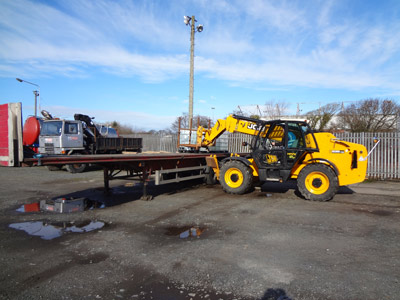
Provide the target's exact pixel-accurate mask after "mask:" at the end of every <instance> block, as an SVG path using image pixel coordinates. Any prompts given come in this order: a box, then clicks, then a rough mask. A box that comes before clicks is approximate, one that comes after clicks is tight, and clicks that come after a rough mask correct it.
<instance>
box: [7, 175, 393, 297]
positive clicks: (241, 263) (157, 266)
mask: <svg viewBox="0 0 400 300" xmlns="http://www.w3.org/2000/svg"><path fill="white" fill-rule="evenodd" d="M102 186H103V178H102V172H99V171H94V172H87V173H83V174H70V173H67V172H62V171H59V172H49V171H47V169H45V168H40V167H38V168H0V239H1V243H0V299H188V300H189V299H192V300H200V299H210V300H219V299H224V300H225V299H226V300H227V299H238V300H239V299H249V300H250V299H257V300H266V299H268V300H270V299H271V300H272V299H274V300H277V299H279V300H289V299H293V300H294V299H339V300H340V299H346V300H348V299H398V295H399V294H400V282H399V280H400V271H399V270H400V252H399V251H398V250H397V249H399V248H400V247H399V246H400V239H399V236H400V235H399V234H400V227H399V221H400V183H398V182H397V183H394V182H369V183H365V184H358V185H355V186H349V187H343V188H341V189H340V190H339V194H338V195H336V197H335V198H334V199H333V200H332V201H330V202H326V203H319V202H310V201H306V200H303V199H301V198H300V197H299V196H298V193H297V192H296V189H295V184H293V183H289V184H285V185H282V184H278V183H271V184H267V185H264V186H263V187H262V189H260V190H255V191H253V192H251V193H249V194H245V195H242V196H235V195H228V194H225V193H224V192H223V191H222V190H221V188H220V186H218V185H217V186H211V187H209V186H205V185H203V184H201V183H200V182H195V183H185V184H179V185H170V186H163V187H155V186H150V189H149V192H150V193H151V194H152V195H153V196H154V200H153V201H141V200H139V199H140V196H141V187H140V185H137V184H136V183H130V182H126V181H112V182H111V187H112V191H111V193H110V194H108V195H106V194H104V193H103V188H102ZM63 197H65V198H67V199H70V198H80V197H84V198H87V199H89V200H90V201H92V203H93V205H91V206H88V207H87V208H86V209H85V210H84V211H82V212H74V213H69V214H65V213H54V212H49V211H34V210H33V209H32V210H30V209H28V210H27V211H25V207H26V206H25V205H30V204H33V203H38V202H39V201H41V200H49V201H50V200H51V199H57V198H63ZM27 207H31V206H27ZM100 207H103V208H102V209H101V208H100ZM31 208H32V207H31Z"/></svg>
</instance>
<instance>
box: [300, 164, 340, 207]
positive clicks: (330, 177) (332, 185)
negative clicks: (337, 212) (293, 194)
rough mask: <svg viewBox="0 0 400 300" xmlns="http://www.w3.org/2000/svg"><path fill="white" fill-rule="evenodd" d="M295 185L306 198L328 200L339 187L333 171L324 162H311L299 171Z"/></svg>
mask: <svg viewBox="0 0 400 300" xmlns="http://www.w3.org/2000/svg"><path fill="white" fill-rule="evenodd" d="M297 187H298V189H299V191H300V193H301V194H302V195H303V197H304V198H306V199H307V200H312V201H329V200H331V199H332V198H333V196H335V195H336V192H337V190H338V188H339V184H338V179H337V176H336V174H335V172H334V171H333V170H332V169H331V168H330V167H329V166H327V165H324V164H311V165H308V166H306V167H304V169H303V170H301V171H300V174H299V176H298V178H297Z"/></svg>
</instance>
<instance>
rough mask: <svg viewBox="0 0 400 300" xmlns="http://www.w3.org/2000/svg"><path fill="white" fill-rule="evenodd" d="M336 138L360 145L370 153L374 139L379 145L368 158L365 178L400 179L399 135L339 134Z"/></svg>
mask: <svg viewBox="0 0 400 300" xmlns="http://www.w3.org/2000/svg"><path fill="white" fill-rule="evenodd" d="M336 137H337V138H339V139H341V140H343V141H348V142H353V143H358V144H362V145H364V146H365V147H367V149H368V151H370V150H371V149H372V148H373V147H374V139H377V140H379V141H380V142H379V144H378V145H377V146H376V148H375V150H374V151H373V152H372V154H371V155H370V156H369V157H368V169H367V176H368V177H369V178H376V179H400V133H399V132H380V133H364V132H361V133H340V134H336Z"/></svg>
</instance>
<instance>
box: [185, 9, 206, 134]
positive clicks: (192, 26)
mask: <svg viewBox="0 0 400 300" xmlns="http://www.w3.org/2000/svg"><path fill="white" fill-rule="evenodd" d="M183 22H184V23H185V24H186V26H187V25H189V24H190V79H189V129H190V131H191V130H192V121H193V86H194V83H193V81H194V34H195V32H196V31H197V32H202V31H203V25H201V24H200V25H198V26H197V27H195V23H196V19H195V17H194V16H192V17H189V16H184V17H183Z"/></svg>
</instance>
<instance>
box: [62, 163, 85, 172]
mask: <svg viewBox="0 0 400 300" xmlns="http://www.w3.org/2000/svg"><path fill="white" fill-rule="evenodd" d="M66 168H67V171H68V172H70V173H74V174H75V173H82V172H84V171H85V170H86V168H87V164H72V165H66Z"/></svg>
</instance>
